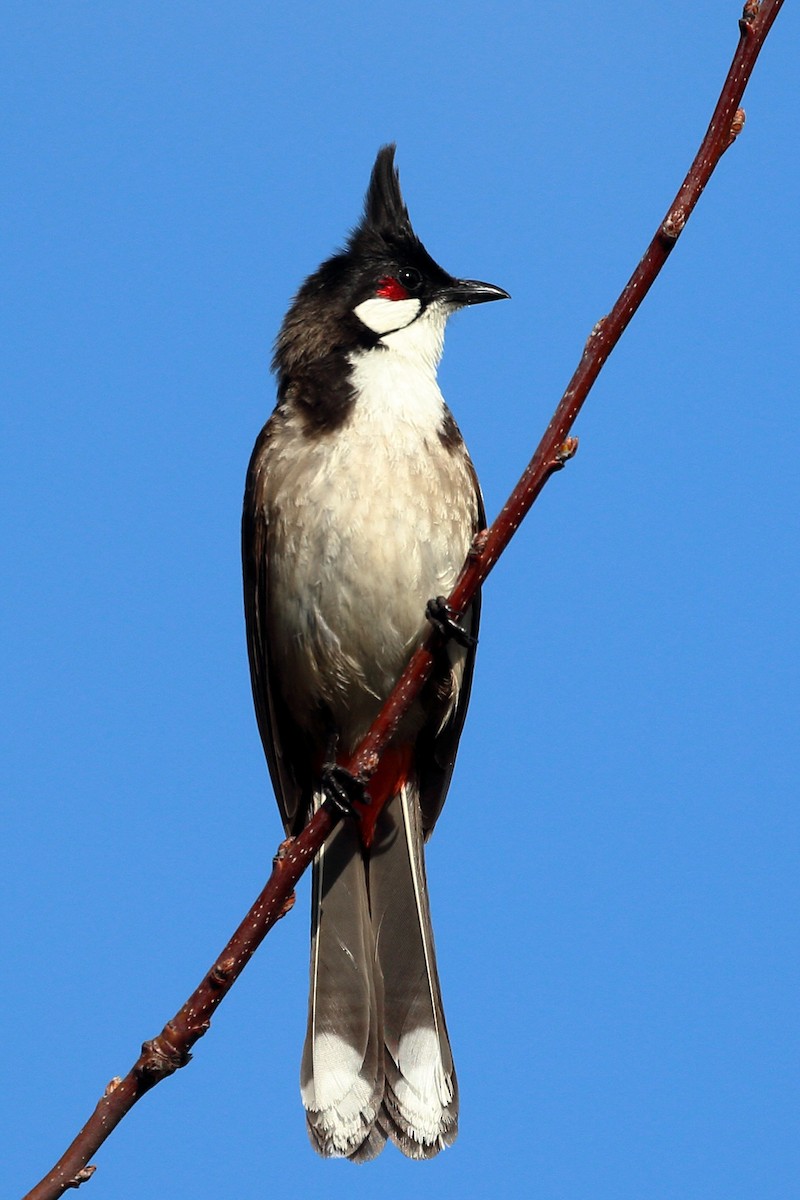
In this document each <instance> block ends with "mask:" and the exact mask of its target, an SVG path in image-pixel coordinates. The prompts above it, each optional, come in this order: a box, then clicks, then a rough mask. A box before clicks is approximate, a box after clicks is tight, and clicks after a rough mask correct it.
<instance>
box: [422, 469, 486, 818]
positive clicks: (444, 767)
mask: <svg viewBox="0 0 800 1200" xmlns="http://www.w3.org/2000/svg"><path fill="white" fill-rule="evenodd" d="M470 467H471V468H472V476H473V479H474V481H475V495H476V499H477V506H478V524H477V526H476V528H475V533H476V534H477V533H478V532H479V531H480V530H481V529H484V528H485V527H486V510H485V508H484V504H483V497H482V495H481V489H480V485H479V483H478V477H477V475H476V474H475V469H474V467H472V463H471V462H470ZM480 615H481V596H480V592H478V594H477V595H476V597H475V599H474V600H473V601H472V604H471V605H470V607H469V609H468V610H467V614H466V617H465V619H464V622H463V624H464V628H465V629H466V630H467V632H468V633H469V634H470V635H471V636H472V637H473V638H475V641H476V643H477V640H478V626H479V625H480ZM475 650H476V646H474V645H473V646H470V647H469V649H468V650H467V655H466V660H465V662H464V674H463V676H462V680H461V689H460V691H459V694H458V703H457V705H456V708H455V710H454V712H453V715H452V716H451V718H450V720H449V721H448V722H447V724H446V725H445V726H444V728H443V729H441V730H440V732H438V733H435V732H433V733H430V734H428V733H426V731H425V730H423V731H422V733H421V734H420V737H419V741H418V743H417V754H416V759H415V761H416V767H417V772H418V777H419V798H420V806H421V809H422V829H423V833H424V835H425V838H426V839H427V838H428V837H430V834H431V831H432V830H433V827H434V825H435V824H436V821H437V820H438V818H439V814H440V812H441V811H442V807H443V805H444V802H445V798H446V796H447V789H448V788H449V786H450V777H451V776H452V774H453V767H454V766H455V762H456V753H457V751H458V743H459V741H460V739H461V730H462V729H463V727H464V719H465V718H466V715H467V706H468V704H469V696H470V692H471V690H472V675H473V672H474V670H475ZM449 674H450V670H449V664H447V663H443V666H442V669H441V671H440V672H438V673H437V672H434V676H433V680H432V685H433V686H434V687H436V685H437V682H438V683H440V684H441V683H442V682H444V683H445V686H446V683H447V678H448V676H449Z"/></svg>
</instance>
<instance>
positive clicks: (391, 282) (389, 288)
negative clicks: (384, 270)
mask: <svg viewBox="0 0 800 1200" xmlns="http://www.w3.org/2000/svg"><path fill="white" fill-rule="evenodd" d="M375 295H376V296H381V297H383V299H384V300H407V299H408V292H407V291H406V289H405V288H404V287H403V285H402V283H401V282H400V280H399V279H394V278H393V277H392V276H391V275H387V276H385V278H383V279H379V280H378V289H377V291H376V292H375Z"/></svg>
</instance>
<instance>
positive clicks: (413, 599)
mask: <svg viewBox="0 0 800 1200" xmlns="http://www.w3.org/2000/svg"><path fill="white" fill-rule="evenodd" d="M505 298H508V293H507V292H506V291H504V290H503V289H502V288H500V287H496V286H495V285H493V284H488V283H482V282H480V281H478V280H473V279H459V278H456V277H454V276H452V275H450V274H448V272H447V271H445V270H444V269H443V268H442V267H440V266H439V265H438V263H436V262H435V261H434V259H433V258H432V257H431V256H430V254H429V253H428V252H427V250H426V249H425V247H424V245H423V244H422V242H421V241H420V239H419V238H418V236H417V235H416V233H415V232H414V230H413V227H412V225H411V220H410V218H409V214H408V210H407V208H406V205H405V202H404V200H403V196H402V192H401V189H400V177H399V173H398V170H397V167H396V165H395V146H394V145H393V144H390V145H385V146H382V147H381V148H380V150H379V152H378V155H377V158H376V160H375V164H374V167H373V169H372V173H371V176H370V180H369V186H368V188H367V192H366V197H365V200H364V209H363V215H362V217H361V219H360V221H359V223H358V224H357V225H356V227H355V228H354V229H353V230H352V231H351V233H350V235H349V237H348V239H347V241H346V244H345V245H344V247H343V249H341V250H340V251H338V252H337V253H335V254H333V255H332V256H331V257H330V258H328V259H327V260H326V261H325V262H323V263H322V265H321V266H320V267H319V268H318V269H317V270H316V271H315V272H314V273H313V274H311V275H310V276H309V277H308V279H306V281H305V282H304V283H303V284H302V286H301V287H300V289H299V290H298V292H297V293H296V295H295V297H294V299H293V301H292V303H291V305H290V307H289V309H288V312H287V314H286V317H285V319H284V321H283V324H282V326H281V329H280V332H279V334H278V338H277V341H276V345H275V354H274V360H273V370H274V372H275V374H276V376H277V402H276V405H275V408H274V410H273V412H272V414H271V416H270V418H269V420H268V421H267V423H266V425H265V426H264V428H263V429H262V431H261V433H260V435H259V437H258V439H257V441H256V444H255V448H254V450H253V453H252V457H251V460H250V465H249V468H248V472H247V481H246V486H245V495H244V506H243V516H242V557H243V574H244V608H245V624H246V636H247V645H248V656H249V664H250V675H251V683H252V690H253V698H254V703H255V710H256V717H257V723H258V728H259V731H260V735H261V740H262V743H263V746H264V751H265V754H266V759H267V764H268V767H269V772H270V775H271V779H272V783H273V786H274V790H275V793H276V796H277V800H278V806H279V809H280V813H281V817H282V820H283V824H284V828H285V830H286V833H287V835H288V836H294V835H296V834H297V833H298V831H299V830H300V829H301V828H302V827H303V825H304V824H305V823H306V822H307V821H308V819H309V818H310V816H311V815H312V814H313V813H314V812H315V811H316V810H317V808H318V807H319V806H320V805H321V804H322V803H323V802H324V800H325V799H326V797H329V796H330V797H332V798H334V799H337V795H338V799H339V801H341V790H342V789H341V787H340V786H339V787H338V791H337V782H336V769H337V768H336V764H341V763H342V762H344V761H345V760H346V758H347V756H348V755H350V754H351V753H352V752H353V750H354V748H355V747H356V746H357V745H358V743H359V741H360V740H361V739H362V737H363V736H364V734H365V733H366V732H367V730H368V728H369V726H370V724H371V723H372V721H373V719H374V717H375V716H376V714H377V712H378V711H379V709H380V706H381V704H382V703H383V701H384V700H385V699H386V697H387V695H388V694H389V692H390V690H391V688H392V686H393V684H394V683H395V682H396V680H397V678H398V676H399V675H400V673H401V671H402V669H403V667H404V666H405V665H406V663H407V661H408V659H409V658H410V656H411V654H412V652H413V651H414V650H415V649H416V648H417V647H418V646H419V645H420V644H421V642H422V641H423V640H424V639H425V637H426V635H427V634H428V633H429V632H430V629H431V620H434V622H435V623H436V624H438V626H439V629H440V631H441V634H442V636H440V637H439V638H438V639H437V647H438V648H437V651H436V661H435V667H434V671H433V675H432V678H431V680H430V681H429V683H428V684H427V685H426V687H425V688H424V689H423V692H422V695H421V696H420V698H418V699H417V700H416V701H415V702H414V704H413V706H412V709H411V711H410V712H409V714H408V715H407V716H406V717H405V718H404V720H403V722H402V724H401V726H400V728H399V729H398V731H397V733H396V735H395V736H394V739H393V742H392V743H391V744H390V746H389V748H388V750H387V751H386V752H385V754H384V755H383V757H382V760H381V763H380V766H379V768H378V770H377V772H376V773H375V774H374V775H373V776H372V778H371V779H370V780H369V781H368V782H367V783H366V785H365V788H364V791H365V793H366V794H365V795H364V800H365V801H367V802H368V807H367V808H366V810H364V809H363V808H362V809H361V811H362V815H363V813H364V812H366V814H367V815H366V817H364V819H363V820H362V821H361V822H359V821H358V820H356V819H353V818H352V816H351V815H350V814H351V813H352V812H354V811H355V808H354V807H353V806H351V807H350V809H348V815H347V816H346V817H345V819H342V820H340V821H339V822H338V824H337V826H336V828H335V829H334V831H333V832H332V833H331V834H330V836H329V837H328V839H327V841H326V843H325V844H324V846H323V848H322V849H321V851H320V852H319V854H318V855H317V857H316V859H315V862H314V866H313V872H312V889H311V891H312V920H311V966H310V991H309V1007H308V1026H307V1033H306V1039H305V1045H304V1049H303V1056H302V1063H301V1072H300V1075H301V1079H300V1083H301V1089H300V1090H301V1098H302V1102H303V1105H304V1107H305V1110H306V1123H307V1127H308V1133H309V1136H310V1139H311V1143H312V1145H313V1146H314V1148H315V1149H316V1150H317V1151H318V1152H319V1153H320V1154H321V1155H323V1156H324V1157H342V1158H348V1159H350V1160H352V1161H354V1162H366V1161H369V1160H370V1159H373V1158H375V1157H376V1155H378V1154H379V1153H380V1152H381V1150H382V1149H383V1148H384V1145H385V1144H386V1142H387V1140H388V1141H390V1142H393V1143H394V1144H395V1145H396V1146H397V1147H398V1148H399V1149H400V1151H402V1153H403V1154H405V1155H406V1156H408V1157H409V1158H412V1159H428V1158H432V1157H433V1156H434V1155H436V1154H437V1153H438V1152H439V1151H440V1150H441V1149H443V1148H444V1147H446V1146H449V1145H451V1144H452V1143H453V1141H454V1140H455V1137H456V1133H457V1130H458V1084H457V1080H456V1073H455V1069H454V1066H453V1055H452V1051H451V1047H450V1041H449V1038H448V1034H447V1027H446V1024H445V1017H444V1010H443V1007H442V999H441V990H440V984H439V977H438V972H437V967H436V958H435V952H434V941H433V930H432V926H431V915H430V903H429V899H428V888H427V883H426V874H425V859H424V850H423V843H424V841H425V840H427V838H428V836H429V835H430V833H431V831H432V830H433V827H434V825H435V823H436V820H437V818H438V816H439V814H440V812H441V809H442V805H443V804H444V800H445V795H446V793H447V789H448V786H449V783H450V777H451V774H452V771H453V765H454V761H455V755H456V750H457V746H458V742H459V738H460V735H461V730H462V726H463V723H464V717H465V713H466V708H467V701H468V699H469V693H470V688H471V684H472V675H473V665H474V656H475V645H476V641H477V630H478V619H479V604H480V600H479V597H478V598H476V599H475V600H473V602H472V604H471V607H470V608H469V609H468V611H467V612H466V614H465V615H464V618H463V620H462V622H461V624H460V626H459V627H458V628H453V623H452V621H450V620H449V618H448V614H447V611H446V605H444V604H443V601H442V598H443V597H446V596H447V595H448V594H449V593H450V592H451V590H452V588H453V586H454V584H455V582H456V580H457V578H458V576H459V573H460V572H461V570H462V567H463V565H464V562H465V560H466V558H467V556H468V553H469V551H470V547H471V546H472V544H473V541H474V539H475V537H476V535H477V534H478V533H479V532H480V531H481V530H482V529H483V528H484V526H485V514H484V507H483V500H482V497H481V491H480V487H479V484H478V479H477V475H476V472H475V468H474V467H473V464H472V461H471V459H470V457H469V454H468V452H467V449H466V447H465V445H464V441H463V439H462V436H461V433H460V431H459V429H458V426H457V425H456V422H455V420H454V418H453V416H452V414H451V413H450V410H449V409H448V407H447V405H446V404H445V401H444V398H443V396H442V393H441V391H440V390H439V386H438V383H437V379H436V369H437V364H438V362H439V359H440V357H441V354H442V349H443V339H444V331H445V325H446V323H447V320H448V318H449V317H450V316H451V314H452V313H454V312H455V311H457V310H458V309H460V308H463V307H466V306H471V305H475V304H481V303H484V302H487V301H492V300H500V299H505ZM437 597H438V598H439V600H438V601H436V598H437ZM429 601H434V603H433V605H430V606H429V605H428V602H429ZM459 629H460V632H459ZM448 634H455V636H447V635H448ZM345 790H346V789H345ZM381 804H383V807H380V806H381ZM370 812H374V813H375V814H376V815H374V816H373V817H372V818H370V817H369V813H370Z"/></svg>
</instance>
